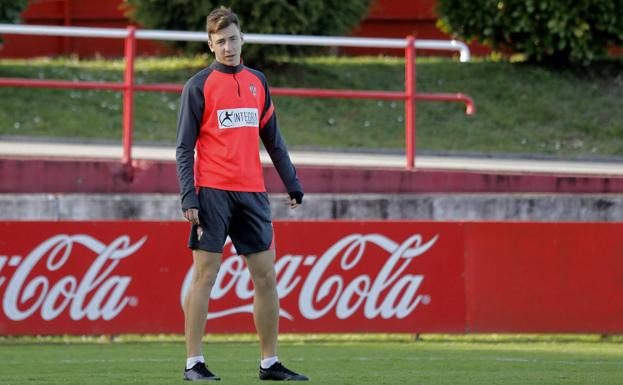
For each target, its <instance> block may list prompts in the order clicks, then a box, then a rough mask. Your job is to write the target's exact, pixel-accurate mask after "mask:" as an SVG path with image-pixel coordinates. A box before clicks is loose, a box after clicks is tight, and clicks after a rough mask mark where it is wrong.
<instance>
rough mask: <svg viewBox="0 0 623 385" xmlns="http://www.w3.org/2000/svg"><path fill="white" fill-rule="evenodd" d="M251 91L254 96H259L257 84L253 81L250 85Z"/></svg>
mask: <svg viewBox="0 0 623 385" xmlns="http://www.w3.org/2000/svg"><path fill="white" fill-rule="evenodd" d="M249 91H251V93H252V94H253V96H257V88H256V87H255V84H253V83H251V85H250V86H249Z"/></svg>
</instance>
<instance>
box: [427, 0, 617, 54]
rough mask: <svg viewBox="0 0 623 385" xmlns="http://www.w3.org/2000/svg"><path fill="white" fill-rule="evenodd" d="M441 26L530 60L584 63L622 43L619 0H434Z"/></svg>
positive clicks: (446, 29)
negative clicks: (609, 46) (610, 46)
mask: <svg viewBox="0 0 623 385" xmlns="http://www.w3.org/2000/svg"><path fill="white" fill-rule="evenodd" d="M438 12H439V14H440V16H441V17H440V20H439V25H440V26H441V28H442V29H443V30H445V31H446V32H449V33H452V34H454V35H456V36H458V37H460V38H462V39H466V40H468V41H471V40H477V41H479V42H481V43H483V44H486V45H489V46H491V47H493V48H494V49H496V50H499V49H503V50H510V51H513V52H516V53H522V54H524V55H525V56H526V58H527V59H528V60H529V61H533V62H541V63H553V64H566V63H573V64H577V63H581V64H588V63H590V62H591V61H593V60H594V59H596V58H598V57H599V56H602V55H604V54H605V52H606V49H607V47H608V45H610V44H614V45H620V44H622V43H623V0H578V1H567V0H474V1H469V2H466V1H461V0H438Z"/></svg>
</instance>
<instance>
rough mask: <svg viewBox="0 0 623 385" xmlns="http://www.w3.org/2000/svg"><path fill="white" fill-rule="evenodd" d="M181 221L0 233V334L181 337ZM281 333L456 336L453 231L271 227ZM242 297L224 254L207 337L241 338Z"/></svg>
mask: <svg viewBox="0 0 623 385" xmlns="http://www.w3.org/2000/svg"><path fill="white" fill-rule="evenodd" d="M187 233H188V226H187V225H186V224H185V223H182V222H127V221H117V222H93V223H91V222H4V223H2V224H0V234H2V235H1V237H0V294H1V295H2V299H3V300H2V306H1V309H2V311H1V312H0V335H19V334H61V333H69V334H91V333H93V334H116V333H160V332H165V333H169V332H172V333H181V332H182V331H183V313H182V308H181V301H182V298H183V295H184V293H185V291H186V289H187V287H188V283H189V281H188V280H189V277H190V268H191V258H190V252H189V250H188V249H186V247H185V243H186V239H187ZM275 236H276V241H277V255H278V258H277V263H276V270H277V280H278V292H279V297H280V303H281V313H280V330H281V331H282V332H462V331H463V330H464V327H465V314H466V309H465V293H464V287H465V283H464V282H463V271H464V267H463V255H462V254H463V251H462V250H463V245H462V242H463V241H462V225H461V224H460V223H427V222H346V221H331V222H306V221H305V222H276V223H275ZM252 297H253V287H252V283H251V280H250V277H249V274H248V272H247V270H246V268H245V262H244V257H241V256H239V255H237V254H236V252H235V250H234V249H233V247H232V245H231V244H230V243H227V244H226V247H225V250H224V257H223V261H222V264H221V269H220V272H219V276H218V278H217V281H216V284H215V286H214V288H213V291H212V295H211V300H210V313H209V315H208V331H210V332H212V333H219V332H252V331H253V330H254V327H253V322H252V314H251V310H252V300H253V298H252Z"/></svg>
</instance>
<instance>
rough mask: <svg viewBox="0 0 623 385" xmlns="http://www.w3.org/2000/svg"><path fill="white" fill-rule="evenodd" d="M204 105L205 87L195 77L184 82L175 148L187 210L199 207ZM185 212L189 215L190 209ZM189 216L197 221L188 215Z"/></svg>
mask: <svg viewBox="0 0 623 385" xmlns="http://www.w3.org/2000/svg"><path fill="white" fill-rule="evenodd" d="M204 105H205V101H204V97H203V90H202V88H201V87H200V86H198V85H196V84H194V82H193V79H191V80H190V81H188V82H187V83H186V85H185V86H184V90H183V91H182V96H181V99H180V111H179V114H178V118H177V139H176V142H177V147H176V149H175V159H176V164H177V178H178V181H179V184H180V194H181V201H182V210H184V211H185V212H186V210H188V209H191V208H198V207H199V200H198V198H197V193H196V191H195V170H194V167H195V144H196V142H197V137H198V135H199V129H200V128H201V119H202V116H203V109H204ZM191 211H192V210H191ZM184 216H185V217H186V213H185V215H184ZM186 219H188V220H189V221H191V222H193V220H191V219H189V218H188V217H186Z"/></svg>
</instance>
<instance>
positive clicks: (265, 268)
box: [247, 250, 279, 359]
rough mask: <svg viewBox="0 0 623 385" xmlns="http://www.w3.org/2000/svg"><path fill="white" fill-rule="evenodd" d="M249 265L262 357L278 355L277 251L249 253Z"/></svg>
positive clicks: (254, 313) (255, 319)
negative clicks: (253, 287) (253, 288)
mask: <svg viewBox="0 0 623 385" xmlns="http://www.w3.org/2000/svg"><path fill="white" fill-rule="evenodd" d="M247 265H248V266H249V272H250V273H251V278H252V279H253V285H254V286H255V297H254V298H253V321H255V328H256V329H257V334H258V336H259V338H260V352H261V355H262V357H261V358H262V359H264V358H269V357H275V356H276V355H277V334H278V330H279V297H278V296H277V274H276V273H275V251H274V250H266V251H262V252H259V253H254V254H249V255H247Z"/></svg>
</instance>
